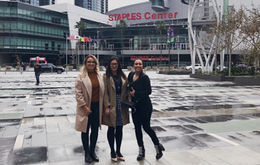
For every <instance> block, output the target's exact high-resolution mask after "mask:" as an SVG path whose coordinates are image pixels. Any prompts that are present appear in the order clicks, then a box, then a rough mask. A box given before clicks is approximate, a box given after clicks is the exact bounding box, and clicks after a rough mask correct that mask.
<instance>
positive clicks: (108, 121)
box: [102, 56, 131, 162]
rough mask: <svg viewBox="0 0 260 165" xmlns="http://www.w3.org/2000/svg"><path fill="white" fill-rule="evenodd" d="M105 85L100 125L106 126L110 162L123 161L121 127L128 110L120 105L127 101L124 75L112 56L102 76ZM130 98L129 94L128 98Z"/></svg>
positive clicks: (126, 119)
mask: <svg viewBox="0 0 260 165" xmlns="http://www.w3.org/2000/svg"><path fill="white" fill-rule="evenodd" d="M103 80H104V84H105V93H104V107H105V108H104V111H103V118H102V124H104V125H107V126H108V130H107V139H108V143H109V147H110V150H111V160H112V161H115V162H116V161H117V160H122V161H124V160H125V158H124V157H123V155H122V154H121V151H120V150H121V143H122V138H123V125H126V124H128V123H129V111H128V108H127V107H125V106H123V105H121V102H122V101H126V100H127V93H128V94H129V92H128V91H127V89H128V88H127V85H128V81H127V78H126V75H125V74H124V72H123V71H122V69H121V65H120V62H119V58H118V57H116V56H113V57H111V58H110V60H109V61H108V65H107V70H106V73H105V74H104V76H103ZM128 97H129V98H130V97H131V96H130V94H129V96H128ZM115 140H116V151H115V149H114V141H115Z"/></svg>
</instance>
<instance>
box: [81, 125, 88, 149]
mask: <svg viewBox="0 0 260 165" xmlns="http://www.w3.org/2000/svg"><path fill="white" fill-rule="evenodd" d="M88 123H89V121H88ZM81 141H82V144H83V148H84V150H85V154H87V153H88V152H89V124H88V126H87V131H86V133H85V132H81Z"/></svg>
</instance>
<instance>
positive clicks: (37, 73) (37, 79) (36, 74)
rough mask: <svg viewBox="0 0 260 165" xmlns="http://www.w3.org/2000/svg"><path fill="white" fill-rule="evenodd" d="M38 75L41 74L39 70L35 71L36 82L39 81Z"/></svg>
mask: <svg viewBox="0 0 260 165" xmlns="http://www.w3.org/2000/svg"><path fill="white" fill-rule="evenodd" d="M40 75H41V72H35V77H36V84H39V83H40Z"/></svg>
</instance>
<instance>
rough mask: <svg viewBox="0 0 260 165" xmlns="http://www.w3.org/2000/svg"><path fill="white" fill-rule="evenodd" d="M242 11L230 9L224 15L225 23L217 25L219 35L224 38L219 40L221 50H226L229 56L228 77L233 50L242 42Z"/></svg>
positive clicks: (241, 9) (243, 38)
mask: <svg viewBox="0 0 260 165" xmlns="http://www.w3.org/2000/svg"><path fill="white" fill-rule="evenodd" d="M244 15H245V13H244V10H243V8H242V7H240V9H239V10H237V11H236V10H235V8H234V7H233V8H231V10H230V11H229V14H228V15H226V18H225V19H224V20H225V21H222V22H220V23H219V26H220V28H219V29H220V35H221V36H224V37H223V38H219V39H220V40H221V42H220V43H221V45H220V46H221V48H222V49H225V48H227V49H228V54H229V60H228V61H229V66H228V69H229V71H228V75H229V76H230V75H231V62H232V61H231V55H232V52H233V51H234V49H236V48H237V47H238V46H239V45H240V44H241V43H242V42H243V41H244V40H245V34H244V33H243V31H242V29H243V22H244Z"/></svg>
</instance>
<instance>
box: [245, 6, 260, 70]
mask: <svg viewBox="0 0 260 165" xmlns="http://www.w3.org/2000/svg"><path fill="white" fill-rule="evenodd" d="M242 8H243V10H244V11H245V14H244V23H243V28H242V33H244V35H245V36H246V37H245V40H244V42H245V44H246V45H250V46H249V49H250V53H249V54H248V55H249V56H250V57H251V58H252V57H253V58H255V62H256V65H258V66H259V60H260V19H259V18H260V11H259V10H260V7H259V6H258V7H255V6H254V5H253V4H252V7H251V9H248V8H247V7H245V6H243V7H242Z"/></svg>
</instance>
